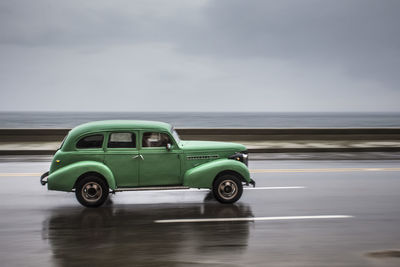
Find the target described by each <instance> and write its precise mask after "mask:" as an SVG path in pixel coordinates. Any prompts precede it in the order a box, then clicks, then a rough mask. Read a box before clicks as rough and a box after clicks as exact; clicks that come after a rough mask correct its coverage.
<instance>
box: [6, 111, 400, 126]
mask: <svg viewBox="0 0 400 267" xmlns="http://www.w3.org/2000/svg"><path fill="white" fill-rule="evenodd" d="M114 119H133V120H156V121H164V122H168V123H171V124H172V125H174V126H176V127H215V128H217V127H265V128H280V127H283V128H292V127H293V128H319V127H321V128H326V127H328V128H329V127H400V113H339V112H338V113H336V112H335V113H309V112H301V113H294V112H288V113H284V112H248V113H245V112H243V113H239V112H0V128H72V127H74V126H76V125H79V124H82V123H85V122H89V121H97V120H114Z"/></svg>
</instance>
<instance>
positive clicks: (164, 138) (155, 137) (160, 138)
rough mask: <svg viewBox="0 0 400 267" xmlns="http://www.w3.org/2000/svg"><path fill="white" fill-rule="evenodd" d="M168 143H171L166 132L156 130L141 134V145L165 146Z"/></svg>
mask: <svg viewBox="0 0 400 267" xmlns="http://www.w3.org/2000/svg"><path fill="white" fill-rule="evenodd" d="M168 143H169V144H172V142H171V139H170V138H169V136H168V134H165V133H157V132H147V133H144V134H143V139H142V147H165V146H166V145H167V144H168Z"/></svg>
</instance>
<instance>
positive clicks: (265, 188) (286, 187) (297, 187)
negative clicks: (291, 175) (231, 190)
mask: <svg viewBox="0 0 400 267" xmlns="http://www.w3.org/2000/svg"><path fill="white" fill-rule="evenodd" d="M304 188H307V187H306V186H264V187H243V190H283V189H304ZM209 191H210V189H196V188H190V189H171V190H143V191H140V190H137V191H135V192H158V193H160V192H165V193H168V192H209ZM127 192H128V191H127Z"/></svg>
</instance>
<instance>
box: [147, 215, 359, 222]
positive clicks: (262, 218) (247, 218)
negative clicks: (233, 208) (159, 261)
mask: <svg viewBox="0 0 400 267" xmlns="http://www.w3.org/2000/svg"><path fill="white" fill-rule="evenodd" d="M353 217H354V216H351V215H313V216H278V217H239V218H200V219H170V220H155V221H154V222H155V223H202V222H253V221H285V220H313V219H346V218H353Z"/></svg>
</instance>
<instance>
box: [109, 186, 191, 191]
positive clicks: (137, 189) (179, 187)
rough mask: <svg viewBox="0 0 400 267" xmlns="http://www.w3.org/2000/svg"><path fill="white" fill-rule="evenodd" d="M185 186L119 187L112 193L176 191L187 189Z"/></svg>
mask: <svg viewBox="0 0 400 267" xmlns="http://www.w3.org/2000/svg"><path fill="white" fill-rule="evenodd" d="M189 188H190V187H187V186H146V187H120V188H117V189H115V190H114V192H122V191H150V190H176V189H189Z"/></svg>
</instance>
